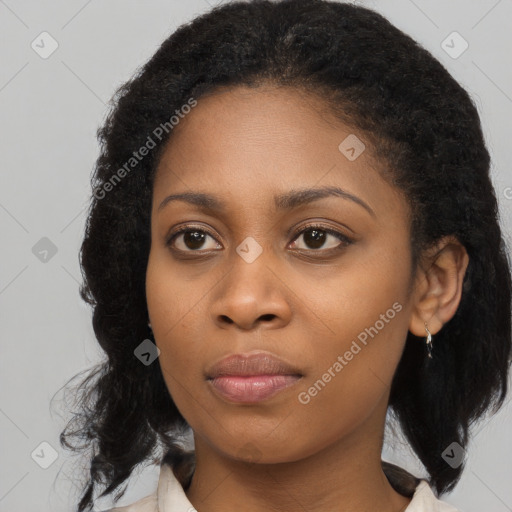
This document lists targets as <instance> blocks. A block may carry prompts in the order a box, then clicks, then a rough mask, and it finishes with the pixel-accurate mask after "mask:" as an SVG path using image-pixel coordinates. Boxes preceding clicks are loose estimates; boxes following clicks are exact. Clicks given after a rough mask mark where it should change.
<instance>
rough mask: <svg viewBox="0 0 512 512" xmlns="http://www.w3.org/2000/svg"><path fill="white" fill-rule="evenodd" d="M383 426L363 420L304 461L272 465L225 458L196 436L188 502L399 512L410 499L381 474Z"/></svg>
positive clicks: (209, 508)
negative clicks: (364, 422) (350, 431)
mask: <svg viewBox="0 0 512 512" xmlns="http://www.w3.org/2000/svg"><path fill="white" fill-rule="evenodd" d="M384 412H385V411H384ZM384 416H385V414H384ZM383 427H384V424H383V422H382V429H380V427H378V428H375V423H373V426H372V423H371V422H370V421H368V422H366V424H364V425H361V426H359V427H358V428H357V429H355V431H354V432H352V433H351V434H350V435H348V436H344V437H342V438H341V439H340V440H336V441H335V442H334V443H331V444H329V445H327V446H325V447H324V448H323V449H321V450H319V451H317V452H315V453H314V454H312V455H310V456H308V457H305V458H302V459H300V460H297V461H292V462H282V463H277V464H264V463H249V462H243V461H239V460H236V459H233V458H229V457H226V456H224V455H222V454H220V453H219V452H218V451H215V450H212V448H211V445H210V444H208V443H207V442H205V441H204V440H203V439H202V438H200V437H199V436H195V451H196V467H195V471H194V475H193V478H192V482H191V484H190V486H189V487H188V489H187V491H186V494H187V497H188V499H189V500H190V502H191V503H192V504H193V505H194V507H195V508H196V509H197V510H200V511H201V512H220V511H222V512H235V511H237V512H238V511H240V510H244V511H245V512H263V511H268V510H274V511H279V512H292V511H293V512H296V511H297V510H307V511H308V512H320V511H322V512H324V511H325V510H331V511H340V512H341V511H346V510H351V511H354V512H356V511H357V512H370V511H374V510H379V511H381V512H400V511H403V510H405V508H406V507H407V505H408V504H409V503H410V501H411V500H410V498H406V497H404V496H402V495H401V494H399V493H398V492H396V491H395V490H394V489H393V487H392V486H391V484H390V483H389V481H388V479H387V478H386V476H385V474H384V472H383V470H382V462H381V451H382V433H381V430H382V432H383ZM370 440H371V442H370ZM290 442H292V441H290Z"/></svg>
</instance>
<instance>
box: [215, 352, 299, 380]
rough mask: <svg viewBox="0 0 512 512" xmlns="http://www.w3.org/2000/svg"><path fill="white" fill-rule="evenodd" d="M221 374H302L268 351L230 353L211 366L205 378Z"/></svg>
mask: <svg viewBox="0 0 512 512" xmlns="http://www.w3.org/2000/svg"><path fill="white" fill-rule="evenodd" d="M222 375H245V376H249V375H300V376H301V375H302V374H301V372H300V370H299V369H298V368H296V367H294V366H292V365H290V364H288V363H286V362H285V361H283V360H282V359H280V358H279V357H277V356H275V355H273V354H270V353H268V352H256V353H250V354H232V355H230V356H227V357H225V358H223V359H221V360H220V361H218V362H217V363H215V364H214V365H213V366H211V367H210V369H209V370H208V372H207V378H209V379H214V378H215V377H220V376H222Z"/></svg>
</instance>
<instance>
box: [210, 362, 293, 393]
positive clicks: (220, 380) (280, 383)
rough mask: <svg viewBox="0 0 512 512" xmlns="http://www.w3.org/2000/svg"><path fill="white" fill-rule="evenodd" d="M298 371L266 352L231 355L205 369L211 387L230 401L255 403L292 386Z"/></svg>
mask: <svg viewBox="0 0 512 512" xmlns="http://www.w3.org/2000/svg"><path fill="white" fill-rule="evenodd" d="M302 377H303V375H302V374H301V372H300V370H298V369H297V368H295V367H293V366H291V365H289V364H288V363H286V362H285V361H283V360H282V359H279V358H277V357H275V356H274V355H272V354H269V353H267V352H257V353H251V354H248V355H244V354H234V355H231V356H228V357H226V358H224V359H222V360H221V361H219V362H218V363H217V364H215V365H214V366H213V367H212V368H211V369H210V370H209V371H208V372H207V376H206V378H207V381H208V382H209V384H210V385H211V387H212V389H213V390H214V391H215V392H216V393H217V394H218V395H220V396H221V397H222V398H224V399H226V400H228V401H230V402H238V403H256V402H261V401H263V400H267V399H269V398H271V397H273V396H275V395H276V394H278V393H279V392H281V391H283V390H285V389H287V388H289V387H290V386H293V385H294V384H295V383H296V382H297V381H299V380H300V379H301V378H302Z"/></svg>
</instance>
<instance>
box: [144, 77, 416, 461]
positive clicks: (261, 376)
mask: <svg viewBox="0 0 512 512" xmlns="http://www.w3.org/2000/svg"><path fill="white" fill-rule="evenodd" d="M324 108H325V105H323V104H322V103H321V100H320V99H317V98H313V97H311V96H305V95H304V94H302V93H300V92H298V91H297V90H295V89H290V88H272V87H270V86H264V87H263V86H262V87H259V88H256V89H250V88H246V87H237V88H234V89H225V90H223V91H222V92H218V93H216V94H214V95H210V96H205V97H201V98H200V99H199V100H198V103H197V106H196V107H195V108H193V109H192V111H191V112H190V113H189V114H188V115H187V116H185V117H184V118H183V119H181V120H180V122H179V125H178V126H176V127H174V129H173V134H172V137H171V139H170V141H169V144H168V146H167V148H166V150H165V152H164V154H163V157H162V160H161V162H160V165H159V168H158V170H157V175H156V180H155V184H154V191H153V205H152V214H151V238H152V243H151V251H150V255H149V262H148V268H147V278H146V292H147V303H148V310H149V315H150V320H151V324H152V329H153V332H154V335H155V340H156V344H157V346H158V347H159V349H160V351H161V353H160V356H159V363H160V365H161V368H162V371H163V375H164V378H165V381H166V384H167V387H168V390H169V392H170V394H171V396H172V398H173V400H174V402H175V403H176V405H177V407H178V409H179V410H180V412H181V413H182V415H183V416H184V418H185V419H186V420H187V421H188V423H189V424H190V425H191V427H192V428H193V430H194V432H195V435H196V437H197V438H200V439H201V440H203V441H204V442H205V443H207V444H208V445H209V446H210V447H211V448H213V449H215V450H216V451H217V452H218V453H221V454H223V455H225V456H227V457H232V458H236V459H241V460H251V459H252V460H254V459H256V458H257V459H259V460H260V461H261V462H269V463H273V462H284V461H293V460H298V459H301V458H304V457H306V456H309V455H312V454H314V453H317V452H319V451H320V450H322V449H324V448H326V447H328V446H330V445H332V444H333V443H336V442H337V441H342V440H343V439H348V436H349V435H352V437H353V435H354V434H356V435H359V434H358V433H363V432H365V433H366V435H368V432H370V431H371V432H377V431H379V429H380V428H381V427H382V424H383V420H384V415H385V411H386V406H387V401H388V396H389V387H390V384H391V381H392V377H393V374H394V372H395V369H396V366H397V364H398V362H399V359H400V356H401V353H402V350H403V346H404V343H405V339H406V335H407V331H408V326H409V321H410V313H411V298H410V296H409V293H408V290H409V285H410V279H411V264H412V263H411V254H410V231H409V230H410V224H409V208H408V205H407V203H406V200H405V199H404V197H403V196H402V195H401V194H400V193H399V191H398V190H397V189H396V188H394V187H393V186H391V185H389V184H388V183H387V182H386V181H384V180H383V179H382V178H381V177H380V176H379V174H378V172H377V171H376V170H375V169H374V168H372V162H371V159H370V147H369V144H367V145H366V148H365V147H364V146H363V145H362V144H366V141H365V140H364V136H363V135H362V134H361V133H358V132H356V133H354V130H352V129H351V128H349V127H347V126H344V125H343V124H341V123H339V122H335V121H334V120H333V119H327V118H326V115H325V112H324V110H323V109H324ZM347 137H348V138H347ZM356 137H357V138H356ZM358 139H359V140H358ZM361 143H362V144H361ZM340 144H341V146H340ZM310 190H317V191H318V192H315V193H313V192H308V191H310ZM336 191H337V192H336ZM171 194H173V195H174V194H190V195H189V196H188V197H189V200H185V199H186V198H184V199H174V200H168V201H167V202H166V203H165V204H164V206H162V207H161V208H160V205H161V203H162V202H163V201H164V200H165V199H166V198H167V197H168V196H169V195H171ZM199 194H201V195H204V196H208V198H210V199H208V200H204V197H203V201H201V204H199V201H198V199H199V198H200V196H199ZM201 197H202V196H201ZM311 225H313V226H314V228H312V227H311ZM185 226H187V229H188V230H189V231H188V232H185V233H179V234H176V231H177V230H179V229H180V228H183V227H185ZM333 233H334V234H333ZM336 233H338V235H337V234H336ZM174 234H176V236H173V235H174ZM168 240H170V241H169V243H168V244H167V241H168ZM257 353H264V354H270V355H273V356H274V357H276V358H279V359H281V360H282V361H284V363H285V364H286V365H288V366H290V367H291V368H292V369H289V370H286V368H284V367H283V368H277V367H271V368H269V367H265V362H268V360H263V363H262V362H261V361H260V362H258V361H256V362H255V363H254V364H255V366H253V365H251V364H247V365H244V363H243V361H242V362H241V363H240V361H239V364H235V365H234V366H229V365H228V366H227V367H226V368H224V372H220V373H219V374H218V375H217V378H214V379H212V377H214V375H213V373H214V372H213V370H212V368H213V367H214V365H215V364H216V363H218V362H219V361H221V360H222V359H223V358H225V357H227V356H230V355H233V354H238V355H241V356H242V357H241V358H240V360H242V359H243V356H247V355H249V354H257ZM253 362H254V361H253ZM260 365H261V366H260ZM244 371H245V374H244V375H240V373H244ZM235 374H236V375H235ZM229 375H231V376H229ZM290 439H293V442H289V441H290Z"/></svg>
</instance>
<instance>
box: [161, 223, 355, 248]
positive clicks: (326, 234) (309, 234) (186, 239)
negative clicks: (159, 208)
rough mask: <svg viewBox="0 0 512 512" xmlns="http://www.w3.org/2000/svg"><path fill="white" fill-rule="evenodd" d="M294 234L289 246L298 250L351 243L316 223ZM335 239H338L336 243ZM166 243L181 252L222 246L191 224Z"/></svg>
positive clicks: (208, 234) (341, 245)
mask: <svg viewBox="0 0 512 512" xmlns="http://www.w3.org/2000/svg"><path fill="white" fill-rule="evenodd" d="M295 235H297V236H295V238H294V241H293V242H292V244H291V246H293V245H295V247H293V248H294V249H298V250H300V251H304V250H305V251H313V252H320V251H318V249H322V248H323V250H322V252H323V251H329V250H339V249H342V248H344V247H346V246H348V245H350V244H352V243H353V240H351V239H350V238H348V237H347V236H345V235H344V234H343V233H340V232H339V231H336V230H334V229H332V228H328V227H324V226H321V225H317V224H314V225H307V226H305V227H303V228H302V229H301V230H300V231H297V232H296V233H295ZM301 236H302V237H303V239H304V244H305V247H299V246H297V240H299V239H300V237H301ZM208 238H210V239H211V240H212V241H213V244H212V243H210V247H208V246H207V244H206V241H207V240H208ZM329 238H331V239H332V240H331V243H330V244H329V245H328V246H327V247H325V245H326V242H327V241H329ZM336 240H337V241H338V242H337V243H336ZM333 242H334V243H333ZM166 245H167V246H168V247H172V248H173V249H176V250H177V251H181V252H201V251H210V250H218V249H221V248H222V246H221V245H220V244H219V243H218V242H217V241H216V238H215V237H214V236H213V235H212V234H210V233H209V232H208V231H207V230H205V229H202V228H195V227H193V226H182V227H181V228H180V229H178V230H177V231H175V232H174V233H173V234H171V235H170V236H169V238H168V239H167V241H166Z"/></svg>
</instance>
